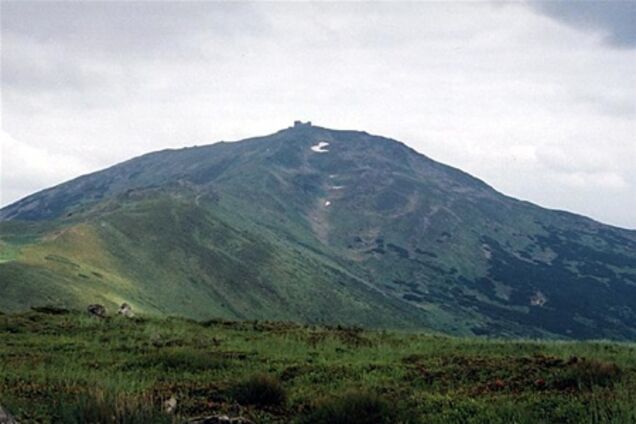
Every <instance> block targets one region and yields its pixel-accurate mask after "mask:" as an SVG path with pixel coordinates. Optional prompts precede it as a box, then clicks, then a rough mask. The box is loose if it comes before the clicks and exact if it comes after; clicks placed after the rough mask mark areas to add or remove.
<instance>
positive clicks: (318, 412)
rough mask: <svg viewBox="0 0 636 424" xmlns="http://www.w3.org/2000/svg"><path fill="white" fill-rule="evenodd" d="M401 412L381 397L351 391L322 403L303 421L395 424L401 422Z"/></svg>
mask: <svg viewBox="0 0 636 424" xmlns="http://www.w3.org/2000/svg"><path fill="white" fill-rule="evenodd" d="M399 415H400V414H399V411H398V409H397V408H395V407H392V406H391V405H389V403H388V402H386V401H385V400H384V399H382V398H381V397H379V396H377V395H375V394H372V393H368V392H363V391H350V392H347V393H345V394H344V395H342V396H338V397H333V398H329V399H327V400H324V401H322V402H320V403H319V404H318V405H317V407H316V409H315V410H314V411H313V413H311V414H310V415H308V416H307V417H306V418H305V420H304V421H303V422H304V423H305V424H350V423H356V424H383V423H386V424H393V423H396V422H400V420H399Z"/></svg>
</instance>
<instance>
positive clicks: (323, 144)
mask: <svg viewBox="0 0 636 424" xmlns="http://www.w3.org/2000/svg"><path fill="white" fill-rule="evenodd" d="M327 146H329V143H327V142H326V141H320V142H319V143H318V144H314V145H313V146H311V150H313V151H314V152H316V153H327V152H328V151H329V150H327V149H325V147H327Z"/></svg>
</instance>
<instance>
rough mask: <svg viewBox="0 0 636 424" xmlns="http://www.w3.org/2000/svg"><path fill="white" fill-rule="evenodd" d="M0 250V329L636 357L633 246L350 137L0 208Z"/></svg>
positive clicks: (197, 152)
mask: <svg viewBox="0 0 636 424" xmlns="http://www.w3.org/2000/svg"><path fill="white" fill-rule="evenodd" d="M0 240H1V241H0V310H6V311H16V310H21V309H25V308H28V307H30V306H33V305H43V304H55V305H66V306H70V307H84V306H85V305H86V304H88V303H95V302H99V303H103V304H105V305H106V306H107V307H110V308H113V307H115V306H116V305H117V304H119V303H122V302H128V303H130V304H131V305H133V307H134V308H135V309H136V310H138V311H142V312H145V313H151V314H178V315H183V316H187V317H191V318H196V319H206V318H212V317H222V318H238V319H276V320H299V321H304V322H309V323H334V324H335V323H342V324H349V325H350V324H357V325H364V326H370V327H380V328H403V329H423V328H426V329H434V330H438V331H442V332H448V333H452V334H459V335H470V334H477V335H491V336H503V337H560V338H583V339H585V338H612V339H632V340H633V339H636V232H634V231H629V230H624V229H619V228H615V227H611V226H607V225H603V224H600V223H598V222H595V221H593V220H590V219H587V218H584V217H581V216H577V215H574V214H570V213H566V212H560V211H552V210H547V209H543V208H541V207H538V206H536V205H533V204H531V203H527V202H522V201H519V200H515V199H513V198H510V197H507V196H505V195H503V194H501V193H498V192H497V191H495V190H494V189H493V188H491V187H490V186H488V185H487V184H485V183H484V182H482V181H480V180H478V179H476V178H473V177H472V176H470V175H468V174H466V173H464V172H462V171H460V170H458V169H455V168H451V167H448V166H445V165H443V164H440V163H438V162H435V161H433V160H431V159H429V158H427V157H426V156H423V155H421V154H419V153H417V152H416V151H414V150H412V149H410V148H409V147H407V146H406V145H404V144H402V143H400V142H398V141H395V140H391V139H388V138H384V137H378V136H374V135H370V134H367V133H365V132H359V131H337V130H331V129H327V128H321V127H317V126H312V125H310V124H302V123H296V124H295V126H294V127H291V128H288V129H284V130H281V131H279V132H277V133H275V134H272V135H269V136H265V137H257V138H252V139H248V140H243V141H240V142H232V143H226V142H219V143H216V144H212V145H208V146H202V147H191V148H184V149H177V150H163V151H159V152H154V153H150V154H147V155H144V156H140V157H137V158H134V159H132V160H129V161H127V162H123V163H121V164H119V165H116V166H113V167H111V168H108V169H105V170H103V171H99V172H96V173H93V174H89V175H85V176H82V177H79V178H76V179H74V180H72V181H69V182H66V183H64V184H61V185H58V186H56V187H53V188H50V189H48V190H44V191H41V192H39V193H36V194H34V195H32V196H29V197H27V198H25V199H23V200H20V201H19V202H17V203H14V204H12V205H10V206H7V207H5V208H4V209H2V210H0Z"/></svg>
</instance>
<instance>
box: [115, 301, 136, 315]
mask: <svg viewBox="0 0 636 424" xmlns="http://www.w3.org/2000/svg"><path fill="white" fill-rule="evenodd" d="M117 313H118V314H119V315H123V316H125V317H126V318H134V317H135V313H134V312H133V310H132V307H131V306H130V305H129V304H127V303H122V305H121V306H120V307H119V311H117Z"/></svg>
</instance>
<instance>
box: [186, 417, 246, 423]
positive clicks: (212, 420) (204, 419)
mask: <svg viewBox="0 0 636 424" xmlns="http://www.w3.org/2000/svg"><path fill="white" fill-rule="evenodd" d="M186 424H254V422H253V421H251V420H248V419H247V418H243V417H234V418H230V417H228V416H227V415H210V416H209V417H199V418H192V419H191V420H189V421H187V422H186Z"/></svg>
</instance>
